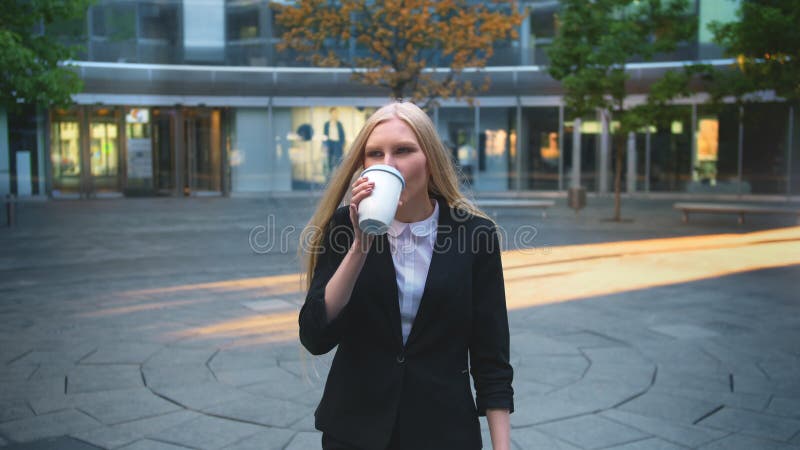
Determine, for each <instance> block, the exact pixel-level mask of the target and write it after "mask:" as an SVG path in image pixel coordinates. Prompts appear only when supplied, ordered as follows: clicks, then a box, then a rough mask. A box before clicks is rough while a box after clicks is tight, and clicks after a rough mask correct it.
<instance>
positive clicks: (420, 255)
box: [387, 200, 439, 344]
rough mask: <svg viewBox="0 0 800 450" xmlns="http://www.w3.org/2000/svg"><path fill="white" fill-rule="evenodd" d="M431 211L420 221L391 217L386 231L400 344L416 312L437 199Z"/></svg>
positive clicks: (428, 259) (432, 239)
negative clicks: (395, 293)
mask: <svg viewBox="0 0 800 450" xmlns="http://www.w3.org/2000/svg"><path fill="white" fill-rule="evenodd" d="M434 205H435V206H434V207H433V213H432V214H431V215H430V216H428V218H427V219H425V220H422V221H420V222H413V223H406V222H400V221H398V220H397V219H395V220H394V221H393V222H392V225H391V226H390V227H389V230H388V231H387V233H388V237H389V247H390V250H391V252H392V260H393V261H394V268H395V271H396V272H397V293H398V297H399V301H400V325H401V329H402V331H403V344H405V343H406V341H407V340H408V334H409V333H410V332H411V325H412V324H413V323H414V318H415V317H416V316H417V310H418V309H419V303H420V300H422V293H423V291H424V290H425V280H426V279H427V278H428V268H429V267H430V265H431V257H432V256H433V246H434V244H435V243H436V226H437V224H438V223H439V202H437V201H435V200H434Z"/></svg>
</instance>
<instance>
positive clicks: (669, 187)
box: [649, 106, 692, 192]
mask: <svg viewBox="0 0 800 450" xmlns="http://www.w3.org/2000/svg"><path fill="white" fill-rule="evenodd" d="M668 108H671V113H672V116H673V117H672V121H669V122H667V123H661V124H656V125H653V127H652V128H651V129H650V180H649V181H650V190H651V191H673V192H683V191H686V189H687V187H688V185H689V183H690V182H691V179H692V173H691V167H692V164H691V160H692V109H691V107H690V106H669V107H668Z"/></svg>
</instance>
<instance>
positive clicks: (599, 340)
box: [553, 330, 620, 349]
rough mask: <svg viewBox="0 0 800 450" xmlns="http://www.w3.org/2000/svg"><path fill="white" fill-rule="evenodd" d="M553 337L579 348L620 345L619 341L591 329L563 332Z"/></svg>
mask: <svg viewBox="0 0 800 450" xmlns="http://www.w3.org/2000/svg"><path fill="white" fill-rule="evenodd" d="M553 339H556V340H558V341H559V342H562V343H565V344H571V345H573V346H575V347H577V348H581V349H587V348H596V347H616V346H619V345H620V342H619V341H616V340H613V339H610V338H608V337H607V336H603V335H602V334H599V333H594V332H592V331H591V330H587V331H581V332H578V333H570V334H561V335H558V336H553Z"/></svg>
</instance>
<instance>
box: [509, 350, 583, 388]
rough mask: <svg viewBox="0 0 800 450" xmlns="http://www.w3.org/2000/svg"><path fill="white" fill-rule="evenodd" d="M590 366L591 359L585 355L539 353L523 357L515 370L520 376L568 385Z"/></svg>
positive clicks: (550, 383) (546, 382)
mask: <svg viewBox="0 0 800 450" xmlns="http://www.w3.org/2000/svg"><path fill="white" fill-rule="evenodd" d="M588 368H589V361H587V360H586V358H584V357H583V356H552V355H537V356H528V357H523V358H522V360H521V362H520V363H519V364H518V366H517V367H515V368H514V372H515V374H518V375H519V377H520V378H524V379H528V380H532V381H536V382H539V383H544V384H549V385H552V386H566V385H568V384H570V383H574V382H576V381H578V380H579V379H581V377H582V376H583V374H584V373H585V372H586V370H587V369H588Z"/></svg>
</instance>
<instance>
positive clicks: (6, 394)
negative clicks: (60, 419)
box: [0, 377, 65, 402]
mask: <svg viewBox="0 0 800 450" xmlns="http://www.w3.org/2000/svg"><path fill="white" fill-rule="evenodd" d="M64 389H65V386H64V377H60V378H48V379H45V380H34V381H10V382H4V383H3V389H0V401H4V402H15V401H22V400H26V399H29V398H35V397H46V396H50V395H55V396H58V395H64Z"/></svg>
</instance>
